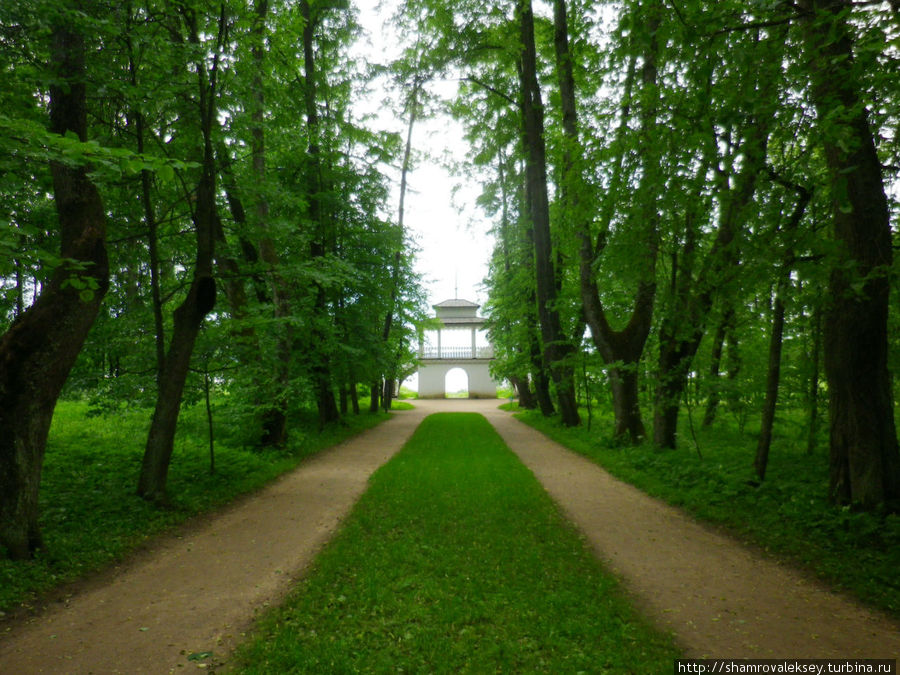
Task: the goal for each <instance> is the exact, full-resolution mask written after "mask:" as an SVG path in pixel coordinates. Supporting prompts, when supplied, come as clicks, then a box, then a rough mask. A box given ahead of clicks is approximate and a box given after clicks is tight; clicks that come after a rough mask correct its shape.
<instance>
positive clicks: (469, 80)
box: [459, 75, 519, 108]
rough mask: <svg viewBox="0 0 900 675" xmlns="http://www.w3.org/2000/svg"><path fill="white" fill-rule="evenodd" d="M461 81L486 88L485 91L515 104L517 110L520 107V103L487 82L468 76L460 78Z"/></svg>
mask: <svg viewBox="0 0 900 675" xmlns="http://www.w3.org/2000/svg"><path fill="white" fill-rule="evenodd" d="M459 81H460V82H472V83H473V84H477V85H478V86H479V87H482V88H484V89H487V90H488V91H489V92H491V93H492V94H496V95H497V96H499V97H500V98H502V99H503V100H504V101H507V102H509V103H512V104H513V105H514V106H516V107H517V108H518V107H519V102H518V101H516V100H515V99H513V98H511V97H510V96H508V95H507V94H504V93H503V92H502V91H499V90H497V89H495V88H494V87H492V86H491V85H489V84H487V83H486V82H482V81H481V80H479V79H478V78H477V77H472V76H471V75H467V76H466V77H462V78H460V79H459Z"/></svg>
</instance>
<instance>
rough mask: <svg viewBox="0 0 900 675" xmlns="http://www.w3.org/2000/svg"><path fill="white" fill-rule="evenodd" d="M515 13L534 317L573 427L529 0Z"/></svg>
mask: <svg viewBox="0 0 900 675" xmlns="http://www.w3.org/2000/svg"><path fill="white" fill-rule="evenodd" d="M517 14H518V18H519V21H520V31H521V39H522V53H521V63H520V69H519V75H520V85H521V95H522V123H523V144H524V149H525V155H526V158H527V159H526V163H525V173H526V180H527V181H528V183H529V186H530V187H529V190H528V193H529V197H530V199H529V200H528V207H529V208H528V212H529V215H530V221H531V226H532V229H533V231H534V249H535V273H536V280H537V300H538V317H539V319H540V324H541V337H542V339H543V343H544V355H545V362H546V364H547V366H548V368H549V370H550V376H551V377H552V379H553V383H554V385H555V386H556V400H557V402H558V403H559V409H560V415H561V418H562V422H563V424H564V425H566V426H577V425H578V424H580V422H581V419H580V418H579V415H578V405H577V403H576V400H575V374H574V366H573V365H572V364H570V363H567V362H566V361H567V357H568V356H569V355H570V354H571V353H572V345H571V344H569V343H568V342H567V341H566V340H565V337H564V335H563V332H562V326H561V323H560V317H559V310H558V309H557V308H556V273H555V270H554V265H553V243H552V240H551V235H550V206H549V201H548V195H547V163H546V146H545V143H544V108H543V103H542V102H541V92H540V87H539V85H538V80H537V63H536V62H537V56H536V51H535V44H534V15H533V13H532V9H531V0H519V2H518V6H517Z"/></svg>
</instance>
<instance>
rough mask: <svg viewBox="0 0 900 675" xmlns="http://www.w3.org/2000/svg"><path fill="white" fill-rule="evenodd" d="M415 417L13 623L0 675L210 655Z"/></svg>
mask: <svg viewBox="0 0 900 675" xmlns="http://www.w3.org/2000/svg"><path fill="white" fill-rule="evenodd" d="M424 416H425V413H424V411H422V410H416V411H411V412H404V413H403V414H400V415H396V416H395V417H394V419H391V420H389V421H387V422H385V423H384V424H380V425H379V426H377V427H375V428H374V429H370V430H368V431H366V432H364V433H363V434H361V435H360V436H357V437H355V438H353V439H351V440H349V441H347V442H345V443H342V444H340V445H338V446H336V447H334V448H331V449H329V450H327V451H325V452H322V453H319V454H318V455H316V456H315V457H312V458H310V459H309V460H307V461H305V462H303V463H302V464H301V465H300V467H299V468H298V469H296V470H295V471H293V472H291V473H290V474H287V475H286V476H283V477H282V478H281V479H279V480H278V481H276V482H275V483H273V484H272V485H270V486H269V487H268V488H266V489H264V490H262V491H261V492H259V493H258V494H256V495H254V496H253V497H251V498H247V499H243V500H240V501H239V502H238V503H237V504H235V505H234V506H233V507H232V508H229V509H226V510H225V511H223V512H221V513H219V514H218V515H216V516H215V517H212V518H208V519H205V520H204V522H203V523H202V524H200V525H199V526H197V527H192V528H189V529H188V530H186V531H185V532H183V533H182V535H181V536H177V535H176V536H172V537H166V538H164V539H163V540H161V541H160V542H159V543H158V544H157V545H155V546H154V547H153V549H152V550H150V551H147V552H146V553H143V554H138V555H137V556H136V557H135V559H134V560H132V561H131V562H130V563H128V564H127V565H126V566H124V567H123V568H122V569H120V570H117V571H116V573H115V574H113V575H109V576H110V577H111V578H104V579H102V580H100V581H99V582H98V583H96V584H94V583H89V584H88V586H89V587H88V588H87V589H86V590H85V591H84V592H83V593H79V594H77V595H76V596H75V597H73V598H71V599H70V600H69V601H68V602H66V603H65V604H64V605H59V606H56V607H53V608H49V609H48V610H47V611H45V612H42V613H41V614H39V615H38V616H37V617H36V618H34V619H32V620H30V621H28V622H27V623H25V624H23V625H18V626H14V627H13V628H12V629H11V630H10V631H9V632H8V634H7V635H5V636H3V637H0V673H2V674H3V675H6V674H7V673H8V674H9V675H32V673H53V674H54V675H63V674H70V673H71V674H78V675H82V674H87V673H124V674H127V675H135V674H138V673H148V674H150V675H161V674H163V673H171V672H177V671H182V669H183V668H184V667H188V668H190V669H192V670H195V669H196V666H198V665H214V664H216V663H220V662H221V660H222V659H224V658H226V657H227V655H228V653H229V652H230V651H231V650H232V649H233V647H234V645H235V643H236V641H237V640H239V639H240V637H241V634H242V632H244V631H246V629H247V628H249V627H250V625H251V623H252V621H253V617H254V616H255V614H256V612H258V611H259V610H260V609H262V608H264V607H266V606H268V605H269V604H274V603H277V602H278V601H279V600H280V598H281V597H282V596H284V595H285V594H286V593H287V592H288V591H289V590H290V588H291V586H292V585H293V582H294V581H295V580H296V579H297V577H298V576H299V575H300V574H302V572H303V570H304V569H305V568H306V567H307V565H308V564H309V562H310V561H311V560H312V559H313V557H314V556H315V554H316V552H317V551H319V549H320V548H321V547H322V545H323V544H324V543H325V542H326V541H327V540H328V538H329V536H330V535H331V534H332V533H333V532H334V531H335V529H336V528H337V525H338V524H339V523H340V521H341V519H342V518H343V517H344V516H345V515H346V514H347V513H348V512H349V511H350V508H351V507H352V506H353V504H354V503H355V502H356V500H357V499H358V498H359V496H360V495H361V494H362V492H363V490H364V489H365V487H366V485H367V481H368V478H369V476H370V475H371V474H372V472H373V471H374V470H375V469H377V468H378V467H379V466H381V465H382V464H383V463H384V462H386V461H387V460H388V459H389V458H390V457H391V456H392V455H393V454H394V453H395V452H396V451H397V450H399V449H400V447H401V446H402V445H403V444H404V443H405V442H406V440H407V439H408V438H409V436H410V435H411V434H412V432H413V431H414V430H415V428H416V427H417V426H418V425H419V422H421V421H422V419H423V418H424ZM104 576H107V575H104ZM210 652H211V653H212V655H211V656H208V654H209V653H210ZM191 657H193V658H191Z"/></svg>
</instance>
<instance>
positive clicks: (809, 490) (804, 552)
mask: <svg viewBox="0 0 900 675" xmlns="http://www.w3.org/2000/svg"><path fill="white" fill-rule="evenodd" d="M519 418H520V419H522V420H523V421H524V422H526V423H528V424H530V425H531V426H534V427H536V428H538V429H540V430H541V431H543V432H544V433H546V434H548V435H549V436H551V437H552V438H553V439H554V440H556V441H558V442H560V443H562V444H563V445H565V446H566V447H568V448H570V449H572V450H574V451H576V452H579V453H581V454H583V455H585V456H586V457H588V458H590V459H592V460H593V461H595V462H597V463H598V464H600V465H601V466H603V467H604V468H606V469H607V470H608V471H610V473H612V474H613V475H615V476H616V477H618V478H620V479H622V480H625V481H627V482H629V483H632V484H633V485H636V486H637V487H639V488H640V489H642V490H644V491H645V492H647V493H648V494H650V495H653V496H655V497H659V498H661V499H663V500H665V501H667V502H669V503H670V504H674V505H676V506H678V507H681V508H682V509H684V510H686V511H687V512H689V513H690V514H692V515H694V516H697V517H698V518H700V519H702V520H705V521H707V522H710V523H713V524H715V525H721V526H723V527H725V528H726V529H727V530H728V531H730V532H731V533H733V534H734V536H736V537H738V538H740V539H742V540H746V541H749V542H750V543H752V544H753V545H755V546H758V547H760V548H761V549H763V550H765V551H768V552H771V553H772V554H774V555H778V556H781V557H785V558H787V559H788V560H791V561H793V562H794V563H796V564H798V565H799V566H800V567H802V568H803V569H807V570H810V571H812V572H814V573H815V574H816V575H817V576H819V577H820V578H822V579H823V580H825V581H827V582H828V583H830V584H832V585H834V586H836V587H837V588H841V589H845V590H847V591H850V592H852V593H854V594H855V595H857V597H859V598H860V599H862V600H863V601H865V602H867V603H869V604H871V605H872V606H875V607H878V608H881V609H884V610H886V611H888V612H890V613H892V614H893V615H894V616H900V583H898V582H897V577H896V574H895V570H896V569H897V566H898V565H900V518H898V517H897V515H896V514H890V513H866V512H855V511H853V510H850V509H849V508H839V507H835V506H832V505H831V504H829V503H828V502H827V500H826V498H825V496H826V487H827V484H828V464H827V462H826V461H824V459H825V458H824V457H822V454H821V453H818V452H817V453H815V454H812V455H810V454H807V453H806V449H805V442H804V441H805V438H804V437H803V436H802V434H803V432H804V431H805V429H804V426H803V424H802V423H800V422H798V421H797V420H796V413H791V414H786V415H785V416H784V417H783V418H782V419H781V420H780V421H779V427H777V428H781V429H783V431H782V433H781V434H779V435H777V436H776V438H775V442H774V443H773V446H772V453H771V458H770V460H769V469H768V472H767V475H766V480H765V482H764V483H762V484H761V485H760V484H758V483H757V481H756V480H755V476H754V474H753V466H752V465H753V456H754V452H755V447H756V431H757V430H756V429H754V428H752V427H749V426H748V428H747V429H746V430H744V431H741V430H739V429H738V427H737V424H736V423H735V422H729V423H727V424H725V423H722V422H720V423H719V424H718V425H717V427H715V428H712V429H699V428H697V429H695V432H696V438H697V441H698V443H699V447H700V451H701V453H702V457H701V456H700V455H698V454H697V453H696V452H693V451H692V449H691V447H690V445H691V441H690V440H687V439H691V436H692V435H691V431H690V430H689V429H688V424H687V423H686V421H685V423H684V424H682V425H681V434H682V436H683V437H684V438H685V439H686V440H685V446H686V447H685V448H684V449H682V450H681V451H678V452H661V451H659V450H657V449H655V448H653V447H651V446H649V445H648V446H640V447H617V446H616V445H615V444H613V443H610V442H608V441H606V440H604V435H603V432H600V433H599V434H598V433H597V431H596V430H595V431H594V432H593V433H589V432H587V431H586V430H585V429H577V430H573V429H566V428H565V427H562V426H561V425H559V424H556V423H554V422H551V421H548V420H545V419H543V418H541V417H540V416H539V415H537V414H535V413H533V412H528V411H526V412H522V413H520V415H519ZM608 425H609V420H606V424H605V425H604V426H603V427H601V428H604V429H608V428H609V426H608ZM698 426H699V425H698ZM798 432H799V433H798Z"/></svg>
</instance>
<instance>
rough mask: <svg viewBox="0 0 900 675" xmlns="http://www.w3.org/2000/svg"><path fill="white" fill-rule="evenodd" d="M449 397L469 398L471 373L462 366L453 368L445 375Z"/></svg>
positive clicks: (445, 387)
mask: <svg viewBox="0 0 900 675" xmlns="http://www.w3.org/2000/svg"><path fill="white" fill-rule="evenodd" d="M444 395H445V396H446V397H447V398H469V374H468V373H467V372H466V371H465V370H463V369H462V368H451V369H450V370H448V371H447V374H446V375H445V376H444Z"/></svg>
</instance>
